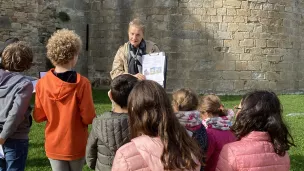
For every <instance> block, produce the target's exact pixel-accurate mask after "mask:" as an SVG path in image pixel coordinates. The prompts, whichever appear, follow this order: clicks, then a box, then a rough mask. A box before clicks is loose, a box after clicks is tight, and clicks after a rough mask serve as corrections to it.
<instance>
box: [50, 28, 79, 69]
mask: <svg viewBox="0 0 304 171" xmlns="http://www.w3.org/2000/svg"><path fill="white" fill-rule="evenodd" d="M81 46H82V42H81V39H80V37H79V36H78V35H77V34H76V33H75V32H74V31H72V30H68V29H61V30H58V31H56V32H55V33H54V34H53V35H52V36H51V38H50V39H49V40H48V43H47V45H46V48H47V58H49V59H50V61H51V62H52V64H53V65H55V66H56V65H63V64H67V63H68V62H69V61H71V60H73V59H74V57H75V56H77V55H78V54H79V52H80V50H81Z"/></svg>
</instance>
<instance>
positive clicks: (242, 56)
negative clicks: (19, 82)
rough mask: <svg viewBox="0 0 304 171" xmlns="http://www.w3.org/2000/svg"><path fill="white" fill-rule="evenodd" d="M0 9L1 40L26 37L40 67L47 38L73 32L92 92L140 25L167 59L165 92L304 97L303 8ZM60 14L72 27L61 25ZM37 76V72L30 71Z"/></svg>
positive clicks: (118, 1)
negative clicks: (136, 21)
mask: <svg viewBox="0 0 304 171" xmlns="http://www.w3.org/2000/svg"><path fill="white" fill-rule="evenodd" d="M31 1H33V2H32V3H30V2H31ZM0 2H1V5H0V10H1V17H0V24H1V23H4V24H3V26H4V27H3V26H1V28H0V40H3V39H5V38H6V37H8V36H12V35H18V36H20V35H21V36H23V38H24V39H25V40H29V41H30V42H31V43H33V45H34V47H35V50H36V53H37V58H36V59H37V60H36V62H37V63H39V62H40V63H43V62H44V61H45V55H44V53H45V52H44V50H45V49H44V43H45V38H47V37H48V36H49V34H50V33H51V32H53V31H54V30H55V29H56V28H63V27H67V28H71V29H75V30H76V32H77V33H78V34H80V35H81V37H82V40H83V42H84V48H83V53H82V54H81V58H80V59H81V61H80V62H79V63H78V66H77V70H78V71H80V72H81V73H83V74H84V75H87V76H88V77H89V78H90V80H91V81H92V83H93V85H94V86H98V87H100V86H107V85H108V84H109V82H110V78H109V71H110V70H111V67H112V62H113V58H114V56H115V54H116V51H117V49H118V47H119V46H120V45H122V44H123V43H124V42H126V41H127V40H128V38H127V27H128V22H129V21H130V20H131V19H132V18H134V17H139V18H141V19H142V20H144V21H145V23H146V26H147V29H146V33H145V38H146V39H148V40H152V41H154V42H156V43H157V44H158V46H159V47H160V49H161V50H163V51H165V52H166V54H167V55H168V74H167V90H168V91H172V90H174V89H177V88H181V87H190V88H192V89H195V90H197V92H199V93H204V92H216V93H224V94H239V93H243V92H246V91H249V90H252V89H272V90H274V91H277V92H280V93H296V92H302V91H303V90H304V79H303V78H304V75H303V74H304V69H303V68H302V67H301V66H303V64H304V60H303V54H304V51H303V50H304V39H303V38H304V35H303V32H302V30H303V27H304V24H303V21H302V18H303V14H304V3H303V2H302V1H300V0H243V1H240V0H149V1H144V0H57V1H55V0H54V1H42V0H40V1H34V0H27V1H26V3H23V1H21V0H18V1H4V0H0ZM12 4H13V5H12ZM31 4H32V6H31ZM16 5H17V6H16ZM22 5H23V7H22ZM21 7H22V8H21ZM27 9H28V11H27ZM33 9H34V10H33ZM18 10H19V11H18ZM60 12H64V13H67V14H68V16H70V20H69V21H65V22H64V21H62V20H61V19H60V18H59V19H58V14H59V13H60ZM25 14H26V15H25ZM24 16H27V17H28V18H30V17H33V20H30V19H25V18H24ZM87 25H88V26H89V35H88V37H87ZM27 37H28V38H27ZM87 40H88V41H89V42H86V41H87ZM87 43H88V47H89V48H88V49H86V48H85V45H86V44H87ZM39 67H40V68H39ZM37 69H41V66H37V67H36V68H34V69H33V71H35V70H37ZM35 72H36V71H35Z"/></svg>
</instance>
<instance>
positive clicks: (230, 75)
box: [223, 71, 240, 80]
mask: <svg viewBox="0 0 304 171" xmlns="http://www.w3.org/2000/svg"><path fill="white" fill-rule="evenodd" d="M239 78H240V76H239V72H238V71H225V72H223V79H224V80H238V79H239Z"/></svg>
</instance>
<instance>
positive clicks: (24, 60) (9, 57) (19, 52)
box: [1, 41, 33, 72]
mask: <svg viewBox="0 0 304 171" xmlns="http://www.w3.org/2000/svg"><path fill="white" fill-rule="evenodd" d="M32 62H33V51H32V49H31V48H30V47H29V45H28V44H27V43H25V42H22V41H19V42H15V43H12V44H10V45H8V46H7V47H6V48H5V49H4V51H3V53H2V59H1V65H2V67H3V69H5V70H9V71H14V72H23V71H25V70H28V69H30V67H31V66H32Z"/></svg>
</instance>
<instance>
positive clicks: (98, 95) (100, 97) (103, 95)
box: [92, 89, 112, 104]
mask: <svg viewBox="0 0 304 171" xmlns="http://www.w3.org/2000/svg"><path fill="white" fill-rule="evenodd" d="M92 94H93V100H94V104H112V103H111V101H110V99H109V97H108V90H99V89H93V91H92Z"/></svg>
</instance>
